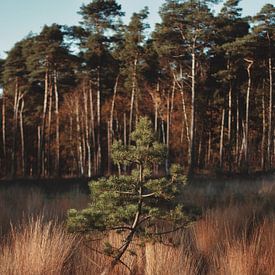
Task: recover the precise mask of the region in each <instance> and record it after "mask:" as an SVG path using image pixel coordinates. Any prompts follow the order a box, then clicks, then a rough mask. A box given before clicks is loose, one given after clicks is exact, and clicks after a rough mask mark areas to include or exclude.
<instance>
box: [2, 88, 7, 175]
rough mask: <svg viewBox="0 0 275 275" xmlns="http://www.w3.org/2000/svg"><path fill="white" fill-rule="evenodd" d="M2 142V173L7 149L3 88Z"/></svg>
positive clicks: (4, 93) (4, 94)
mask: <svg viewBox="0 0 275 275" xmlns="http://www.w3.org/2000/svg"><path fill="white" fill-rule="evenodd" d="M2 104H3V105H2V142H3V157H4V169H3V170H4V174H5V173H6V169H7V167H6V166H7V164H6V163H7V149H6V92H5V89H4V90H3V101H2Z"/></svg>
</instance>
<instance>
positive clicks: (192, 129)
mask: <svg viewBox="0 0 275 275" xmlns="http://www.w3.org/2000/svg"><path fill="white" fill-rule="evenodd" d="M195 97H196V54H195V42H194V45H193V52H192V99H191V123H190V144H189V152H188V153H189V157H188V164H189V171H188V174H189V176H192V175H193V173H194V168H195V167H194V164H195V163H194V162H195V129H196V125H195Z"/></svg>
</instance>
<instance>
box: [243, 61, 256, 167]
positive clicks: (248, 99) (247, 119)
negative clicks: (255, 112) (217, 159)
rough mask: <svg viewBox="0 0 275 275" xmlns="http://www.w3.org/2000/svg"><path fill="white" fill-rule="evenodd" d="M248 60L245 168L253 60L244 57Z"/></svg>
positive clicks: (246, 162) (247, 160)
mask: <svg viewBox="0 0 275 275" xmlns="http://www.w3.org/2000/svg"><path fill="white" fill-rule="evenodd" d="M245 61H246V62H248V66H247V74H248V84H247V92H246V110H245V144H244V161H245V166H246V167H245V168H246V169H248V165H249V159H248V158H249V156H248V146H249V103H250V92H251V68H252V66H253V63H254V61H253V60H250V59H245Z"/></svg>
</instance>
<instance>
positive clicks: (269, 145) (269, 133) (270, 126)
mask: <svg viewBox="0 0 275 275" xmlns="http://www.w3.org/2000/svg"><path fill="white" fill-rule="evenodd" d="M268 70H269V113H268V140H267V159H268V169H271V168H272V156H271V152H272V148H271V145H272V133H273V123H272V114H273V78H272V59H271V56H270V57H269V59H268Z"/></svg>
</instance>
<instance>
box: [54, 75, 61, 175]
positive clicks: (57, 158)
mask: <svg viewBox="0 0 275 275" xmlns="http://www.w3.org/2000/svg"><path fill="white" fill-rule="evenodd" d="M54 95H55V119H56V124H55V132H56V152H55V174H56V175H57V176H59V175H60V134H59V94H58V88H57V71H56V70H55V71H54Z"/></svg>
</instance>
